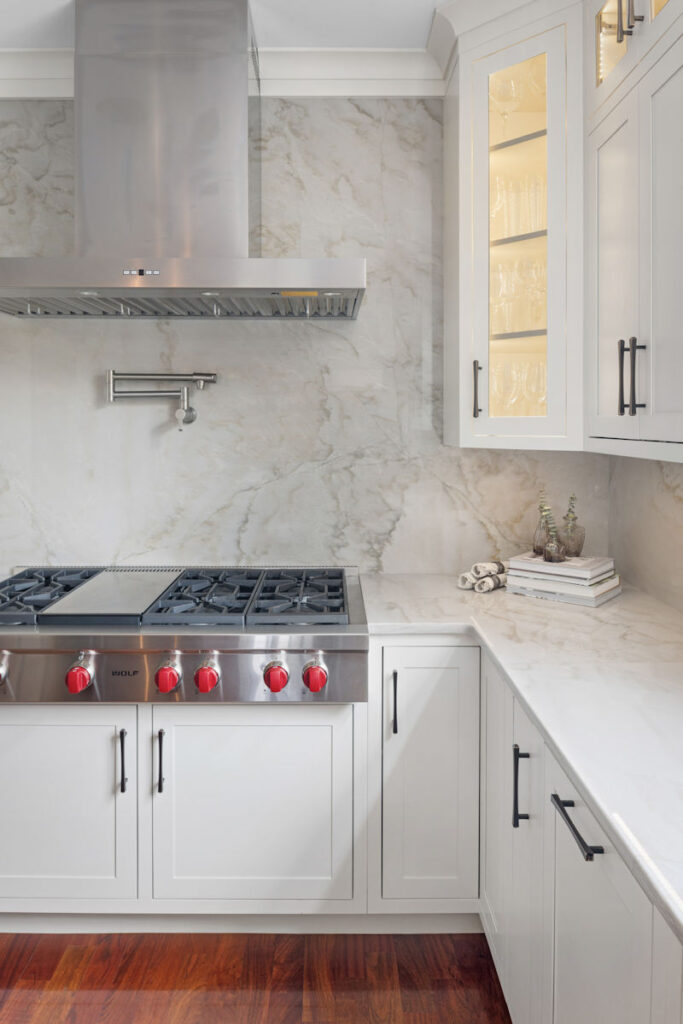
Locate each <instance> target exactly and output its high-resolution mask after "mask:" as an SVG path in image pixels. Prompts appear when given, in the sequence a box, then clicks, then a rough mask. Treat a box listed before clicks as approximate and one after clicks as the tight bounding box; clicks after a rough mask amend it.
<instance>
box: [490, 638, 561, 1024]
mask: <svg viewBox="0 0 683 1024" xmlns="http://www.w3.org/2000/svg"><path fill="white" fill-rule="evenodd" d="M482 679H483V687H484V691H483V701H482V712H483V723H482V725H483V728H482V741H483V758H482V833H481V903H482V906H481V914H482V922H483V925H484V930H485V932H486V936H487V939H488V942H489V946H490V947H491V951H492V954H493V958H494V961H495V964H496V969H497V971H498V976H499V978H500V982H501V985H502V988H503V992H504V994H505V998H506V1001H507V1004H508V1008H509V1010H510V1016H511V1017H512V1020H513V1022H514V1024H547V1022H548V1020H549V1019H550V1016H549V1014H551V1013H552V878H551V876H549V875H548V872H547V868H546V866H545V863H544V842H545V828H546V816H547V809H546V806H545V800H544V794H545V787H544V744H543V739H542V737H541V735H540V733H539V732H538V730H537V729H536V727H535V726H534V725H533V724H532V722H531V721H530V720H529V718H528V716H527V715H526V714H525V712H524V711H523V709H522V707H521V705H520V704H519V702H518V701H517V699H513V695H512V690H511V689H510V686H509V684H508V682H507V679H506V678H505V676H504V675H503V674H502V673H501V672H500V670H499V669H498V668H497V667H496V666H495V665H494V664H493V662H492V661H491V659H490V658H489V657H488V656H486V657H485V658H484V663H483V675H482ZM549 886H550V888H549ZM549 912H550V913H549Z"/></svg>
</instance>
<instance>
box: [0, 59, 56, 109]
mask: <svg viewBox="0 0 683 1024" xmlns="http://www.w3.org/2000/svg"><path fill="white" fill-rule="evenodd" d="M73 94H74V52H73V50H0V99H31V100H40V99H70V98H71V97H72V96H73Z"/></svg>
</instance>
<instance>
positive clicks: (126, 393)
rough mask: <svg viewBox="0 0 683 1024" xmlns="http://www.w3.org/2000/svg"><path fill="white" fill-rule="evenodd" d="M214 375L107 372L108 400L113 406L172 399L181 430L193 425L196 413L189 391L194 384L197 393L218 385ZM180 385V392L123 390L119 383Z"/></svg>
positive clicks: (141, 389)
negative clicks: (123, 400) (131, 401)
mask: <svg viewBox="0 0 683 1024" xmlns="http://www.w3.org/2000/svg"><path fill="white" fill-rule="evenodd" d="M216 380H217V375H216V374H215V373H118V372H117V371H116V370H108V371H107V397H108V400H109V401H110V402H116V401H118V399H120V398H171V399H175V400H176V401H177V402H178V403H179V405H178V408H177V410H176V413H175V418H176V420H177V421H178V430H182V429H183V426H184V425H185V424H189V423H194V421H195V420H196V419H197V410H196V409H193V407H192V406H191V405H190V387H191V386H192V385H193V384H194V385H195V387H196V388H197V390H198V391H203V390H204V385H205V384H215V383H216ZM123 381H126V382H128V383H138V384H139V383H141V382H142V383H155V384H178V387H177V388H121V387H117V386H116V385H117V382H123Z"/></svg>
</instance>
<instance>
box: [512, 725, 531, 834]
mask: <svg viewBox="0 0 683 1024" xmlns="http://www.w3.org/2000/svg"><path fill="white" fill-rule="evenodd" d="M529 756H530V755H529V754H524V753H522V751H521V750H520V749H519V744H518V743H513V744H512V827H513V828H519V823H520V821H528V820H529V815H528V814H520V813H519V762H520V761H521V759H522V758H527V757H529Z"/></svg>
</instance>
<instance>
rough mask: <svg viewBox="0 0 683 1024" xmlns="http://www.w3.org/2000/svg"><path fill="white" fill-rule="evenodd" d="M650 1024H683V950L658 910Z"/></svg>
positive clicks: (655, 919)
mask: <svg viewBox="0 0 683 1024" xmlns="http://www.w3.org/2000/svg"><path fill="white" fill-rule="evenodd" d="M650 1024H683V946H682V945H681V943H680V942H679V941H678V939H677V938H676V936H675V935H674V933H673V932H672V931H671V929H670V928H669V926H668V924H667V923H666V921H665V920H664V918H663V917H662V915H661V914H660V913H659V911H658V910H657V909H655V911H654V921H653V927H652V1019H651V1021H650Z"/></svg>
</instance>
